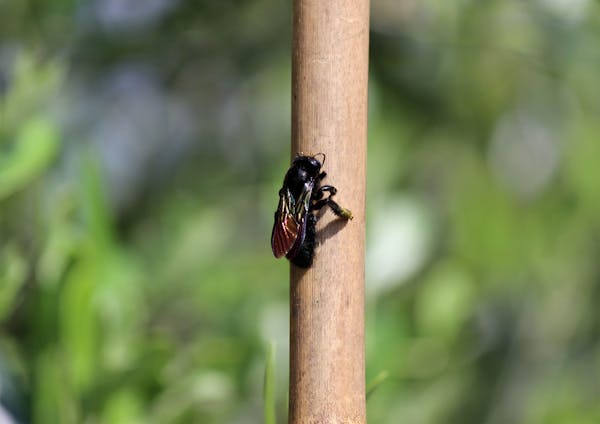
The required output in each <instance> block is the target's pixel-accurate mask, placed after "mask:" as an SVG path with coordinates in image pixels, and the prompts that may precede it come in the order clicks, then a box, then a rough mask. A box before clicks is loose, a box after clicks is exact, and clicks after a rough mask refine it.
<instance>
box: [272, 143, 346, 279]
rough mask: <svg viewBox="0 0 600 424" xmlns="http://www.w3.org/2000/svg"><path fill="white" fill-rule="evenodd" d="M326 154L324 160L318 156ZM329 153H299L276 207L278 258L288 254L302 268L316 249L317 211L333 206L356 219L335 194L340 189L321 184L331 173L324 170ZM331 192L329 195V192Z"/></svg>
mask: <svg viewBox="0 0 600 424" xmlns="http://www.w3.org/2000/svg"><path fill="white" fill-rule="evenodd" d="M317 156H323V162H322V163H321V162H319V160H317ZM323 163H325V155H324V154H323V153H317V154H316V155H314V156H303V155H297V156H296V158H295V159H294V160H293V162H292V166H291V167H290V169H288V171H287V173H286V174H285V178H284V180H283V187H281V190H279V204H278V206H277V211H275V223H274V224H273V232H272V233H271V248H272V249H273V254H274V255H275V257H276V258H281V257H282V256H285V257H286V258H288V259H289V260H290V262H292V263H293V264H295V265H297V266H299V267H301V268H309V267H310V266H311V265H312V261H313V256H314V251H315V232H316V224H317V215H316V212H317V211H318V210H319V209H321V208H323V207H324V206H329V208H330V209H331V210H332V212H333V213H334V214H336V215H337V216H339V217H340V218H343V219H346V220H348V219H352V212H350V211H349V210H348V209H345V208H343V207H341V206H340V205H338V204H337V203H336V202H335V201H334V200H333V199H332V197H333V196H334V195H335V194H336V193H337V189H336V188H335V187H333V186H330V185H321V181H322V180H323V179H324V178H325V177H326V176H327V173H326V172H322V171H321V167H322V166H323ZM325 193H327V194H328V195H327V197H324V196H325Z"/></svg>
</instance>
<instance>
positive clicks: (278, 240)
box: [271, 190, 301, 258]
mask: <svg viewBox="0 0 600 424" xmlns="http://www.w3.org/2000/svg"><path fill="white" fill-rule="evenodd" d="M293 211H294V200H293V198H292V196H291V195H290V192H289V191H288V190H285V192H283V193H280V194H279V205H278V207H277V212H275V223H274V224H273V233H272V234H271V248H272V249H273V255H275V257H276V258H281V257H282V256H285V255H286V254H287V253H288V252H289V251H290V250H291V249H292V247H293V246H294V243H295V242H296V240H297V239H298V235H299V233H300V231H301V226H300V224H299V223H298V222H296V220H295V219H294V215H293V214H292V212H293Z"/></svg>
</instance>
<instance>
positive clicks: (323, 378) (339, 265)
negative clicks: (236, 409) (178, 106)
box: [289, 0, 369, 424]
mask: <svg viewBox="0 0 600 424" xmlns="http://www.w3.org/2000/svg"><path fill="white" fill-rule="evenodd" d="M293 14H294V16H293V25H294V27H293V59H292V155H295V154H296V153H297V152H303V153H306V154H315V153H319V152H321V153H324V154H325V155H326V156H327V159H326V161H325V164H324V167H323V169H324V170H325V171H327V173H328V176H327V178H326V180H325V183H326V184H332V185H334V186H336V187H337V189H338V194H337V195H336V197H335V199H336V200H337V201H338V202H339V203H340V204H341V205H342V206H344V207H347V208H349V209H350V210H352V212H353V214H354V219H353V220H352V221H349V222H345V221H344V220H340V219H336V217H335V216H334V215H333V214H332V213H331V212H330V211H327V212H325V213H323V214H321V215H320V216H321V218H320V220H319V222H318V225H317V242H318V247H317V250H316V255H315V260H314V264H313V266H312V268H310V269H308V270H303V269H300V268H296V267H295V266H293V265H292V268H291V272H290V405H289V406H290V407H289V422H290V423H291V424H305V423H318V424H328V423H345V424H349V423H365V422H366V407H365V364H364V362H365V358H364V349H365V347H364V256H365V255H364V249H365V185H366V129H367V80H368V40H369V1H368V0H327V1H324V0H294V8H293Z"/></svg>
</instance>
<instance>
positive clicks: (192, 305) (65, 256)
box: [0, 0, 600, 424]
mask: <svg viewBox="0 0 600 424" xmlns="http://www.w3.org/2000/svg"><path fill="white" fill-rule="evenodd" d="M290 14H291V5H290V4H289V3H281V2H276V1H272V0H254V1H250V0H239V1H220V2H198V1H192V0H179V1H167V0H152V1H147V2H137V1H134V0H111V1H103V0H90V1H85V2H74V1H67V0H44V1H42V0H8V1H0V318H1V323H2V325H1V327H0V421H3V420H4V419H5V418H4V417H5V416H6V415H7V414H8V415H9V416H11V417H12V418H11V419H12V420H14V422H18V423H29V422H31V423H79V422H86V423H117V424H118V423H136V422H137V423H192V422H193V423H225V422H226V423H256V422H261V421H263V420H264V419H265V417H264V413H265V412H266V413H267V415H268V417H266V418H267V419H268V421H269V422H272V420H273V415H274V414H275V415H276V416H277V422H285V414H286V404H287V393H286V391H285V387H286V378H287V366H288V363H287V355H288V353H287V346H288V341H287V337H288V335H287V334H288V327H287V322H288V321H287V320H288V303H287V295H288V287H287V273H288V271H287V264H286V263H285V262H275V261H274V260H273V259H272V256H271V253H270V248H269V235H270V230H271V225H272V221H271V220H272V213H273V210H274V208H275V206H276V200H277V198H276V196H277V189H278V187H279V185H280V183H281V178H282V173H283V171H284V170H285V169H286V166H287V160H288V158H289V151H288V149H289V147H288V146H289V144H288V140H289V130H290V124H289V116H290V110H289V107H290V106H289V104H290V52H289V49H290V34H291V32H290V28H289V26H290V21H291V19H290ZM371 22H372V30H371V80H370V121H369V127H370V130H369V181H368V184H369V187H368V190H369V193H368V202H369V204H368V249H367V268H368V269H367V280H368V281H367V291H368V299H367V374H368V375H367V381H370V382H372V384H371V386H370V388H371V389H372V390H371V391H370V393H372V395H371V396H370V397H369V402H368V414H369V421H370V422H374V423H402V422H407V423H411V424H419V423H439V422H445V423H461V424H463V423H473V424H479V423H489V424H509V423H550V424H574V423H575V424H577V423H597V422H600V406H599V404H598V402H597V400H598V399H599V398H600V388H599V387H598V381H599V379H600V318H599V315H598V314H597V313H596V305H597V304H598V303H600V264H599V262H598V261H597V256H598V248H599V247H600V237H599V235H598V234H599V230H600V184H599V183H598V182H599V181H600V167H599V166H597V161H598V159H599V158H600V142H599V140H600V125H599V124H598V114H599V109H600V80H599V79H598V78H597V70H598V69H599V68H600V55H599V53H598V49H597V40H598V36H599V35H600V25H599V24H600V10H599V5H598V3H597V2H592V1H589V0H575V1H571V2H566V1H560V0H531V1H516V0H508V1H506V0H492V1H486V2H480V1H475V0H467V1H463V2H460V3H452V2H440V1H432V0H427V1H423V2H416V1H412V0H409V1H402V2H397V1H393V0H378V1H373V2H372V18H371ZM271 340H273V341H275V343H273V344H271V343H270V341H271ZM273 346H277V348H276V349H275V348H274V347H273ZM275 359H276V360H275ZM267 362H268V365H266V363H267ZM265 367H266V372H265ZM265 381H266V387H265V388H264V390H263V384H264V383H265ZM275 388H276V390H275ZM375 388H376V389H377V390H374V389H375ZM263 397H266V399H264V398H263ZM3 422H4V421H3ZM8 422H10V421H8Z"/></svg>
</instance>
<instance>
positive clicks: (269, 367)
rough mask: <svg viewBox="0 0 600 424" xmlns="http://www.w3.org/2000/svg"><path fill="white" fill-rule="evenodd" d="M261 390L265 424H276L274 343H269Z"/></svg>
mask: <svg viewBox="0 0 600 424" xmlns="http://www.w3.org/2000/svg"><path fill="white" fill-rule="evenodd" d="M264 384H265V385H264V388H263V392H264V393H263V396H264V402H265V404H264V413H265V424H276V419H275V343H274V342H270V343H269V348H268V350H267V360H266V363H265V383H264Z"/></svg>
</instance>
